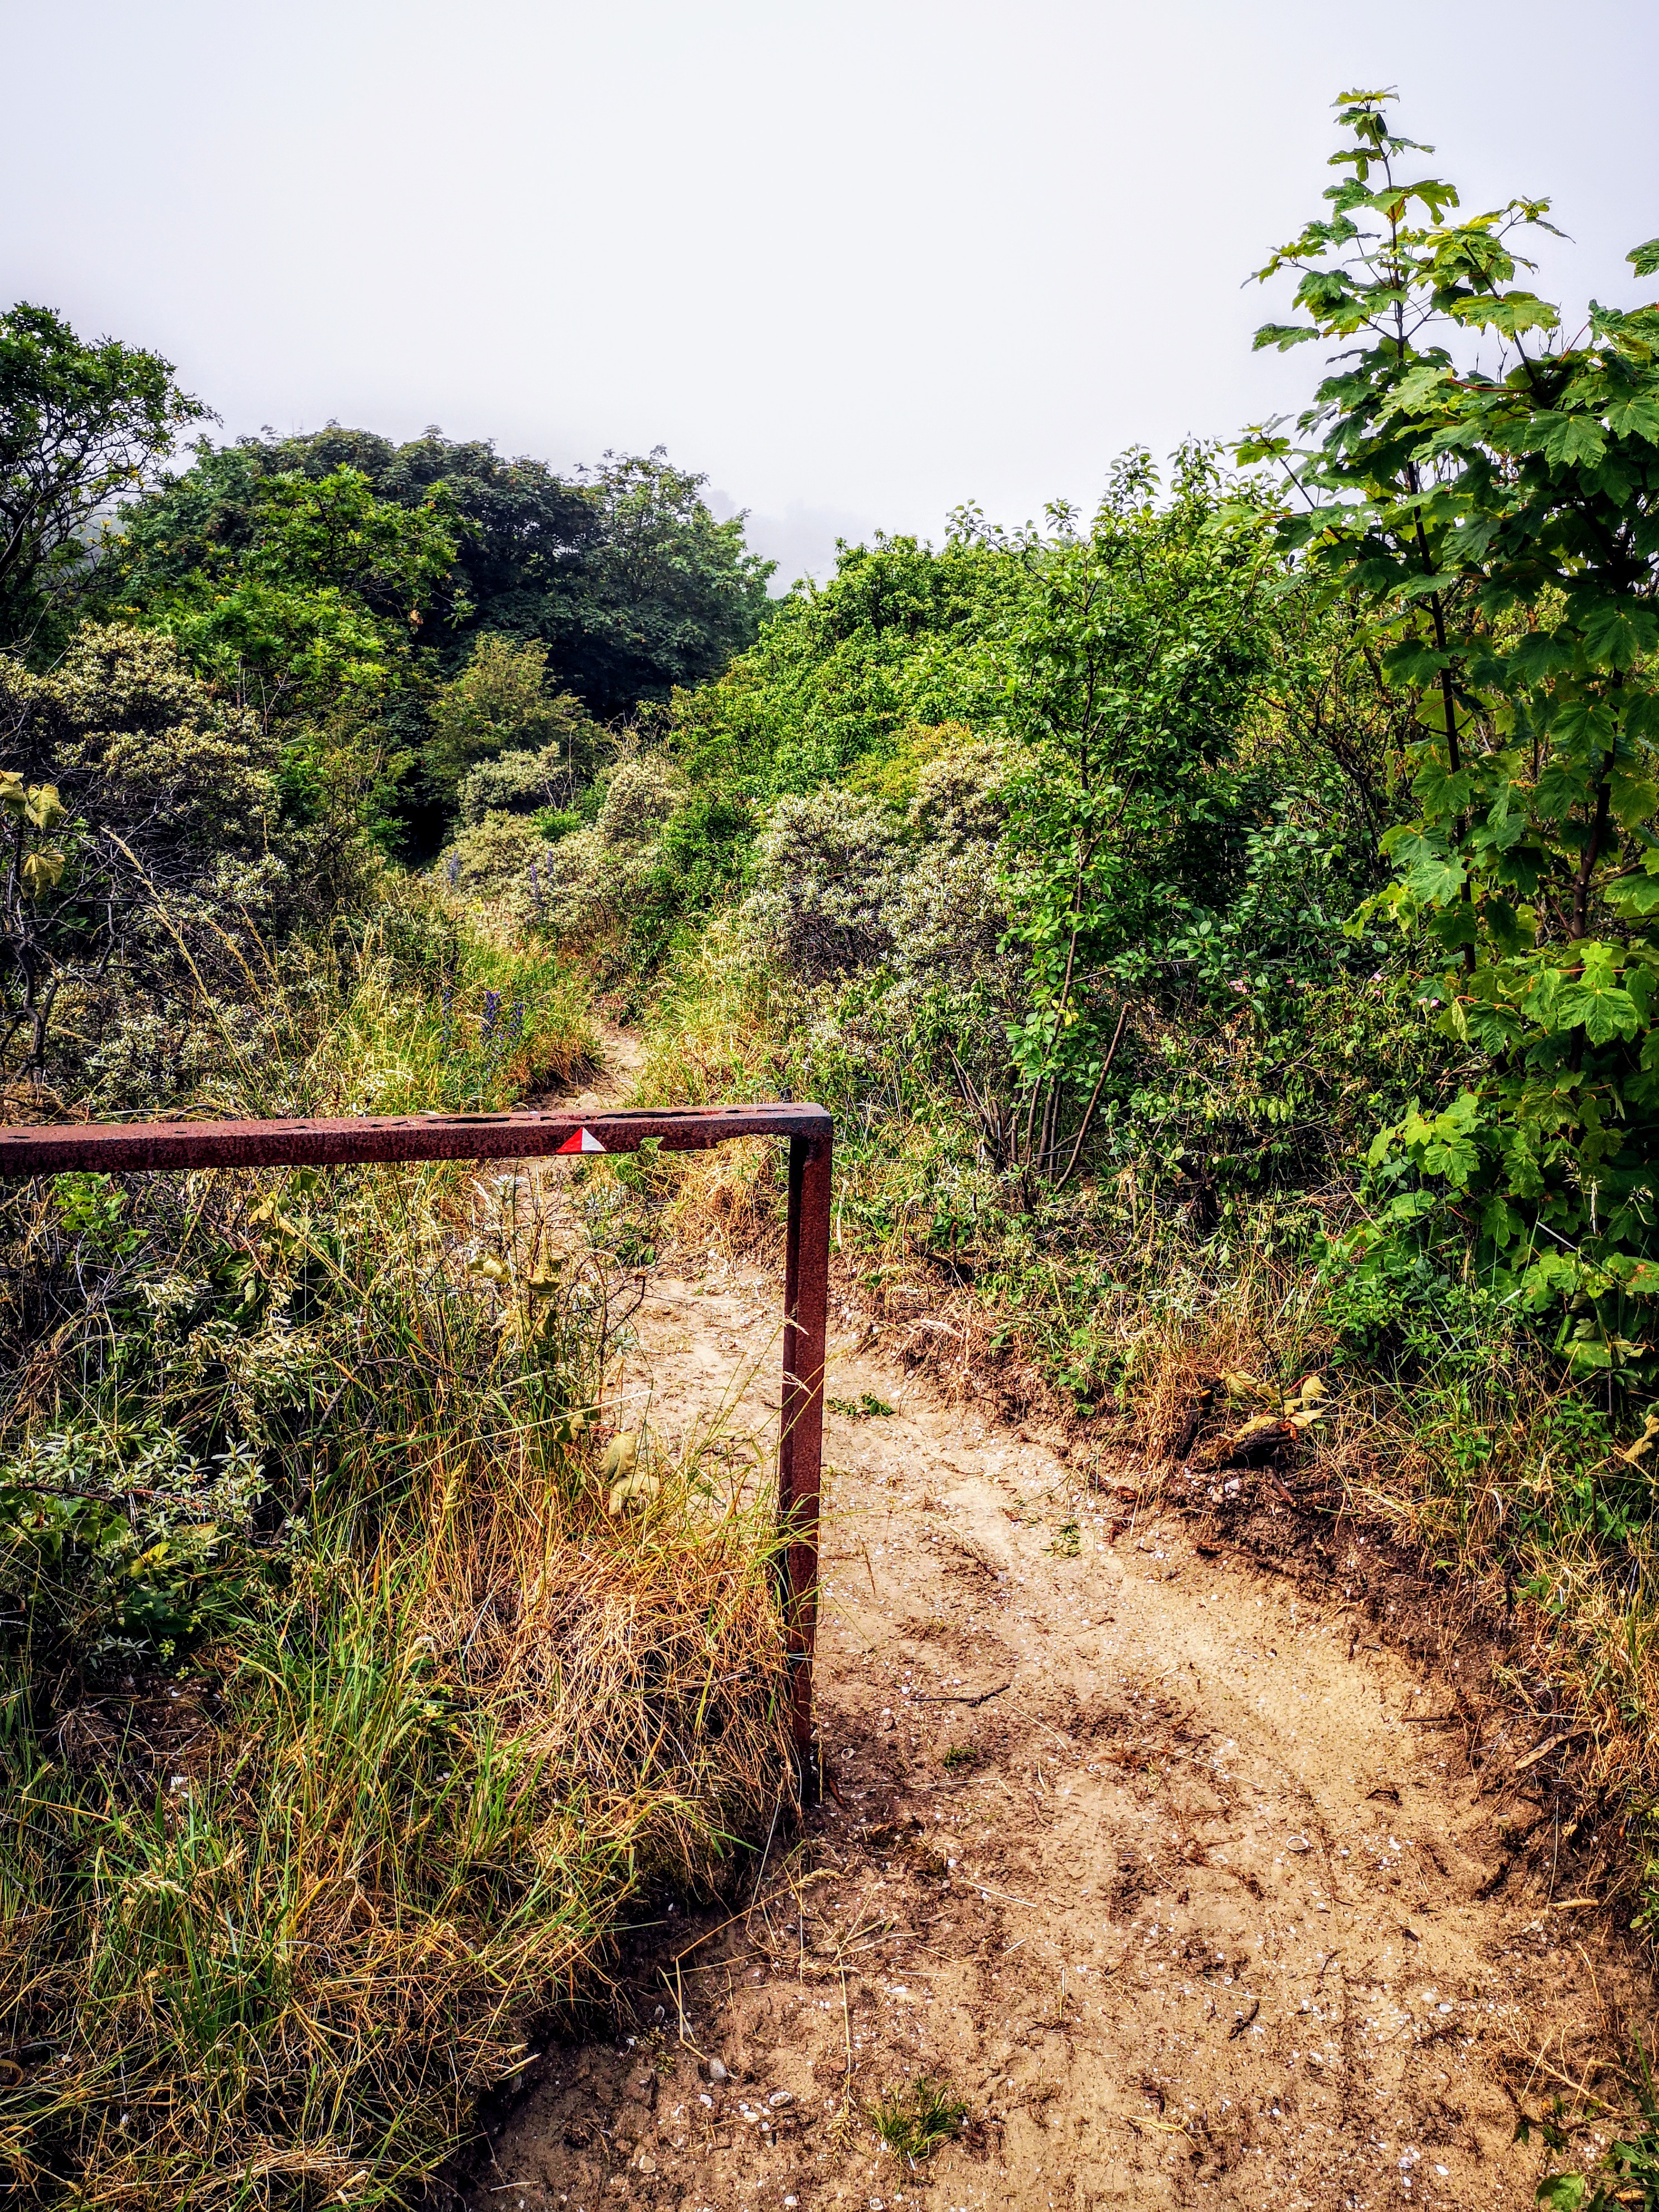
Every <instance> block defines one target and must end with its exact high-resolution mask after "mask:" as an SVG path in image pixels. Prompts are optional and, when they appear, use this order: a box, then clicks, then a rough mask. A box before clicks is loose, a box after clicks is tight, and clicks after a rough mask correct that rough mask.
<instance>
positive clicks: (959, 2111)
mask: <svg viewBox="0 0 1659 2212" xmlns="http://www.w3.org/2000/svg"><path fill="white" fill-rule="evenodd" d="M967 2116H968V2104H967V2100H966V2099H965V2098H963V2097H958V2096H957V2095H955V2094H954V2093H953V2092H952V2091H951V2086H950V2084H949V2083H948V2082H945V2081H935V2080H933V2077H932V2076H931V2075H927V2074H918V2075H916V2077H915V2080H914V2081H907V2082H905V2083H904V2084H903V2085H902V2087H897V2088H891V2089H884V2090H883V2091H882V2092H881V2093H880V2095H879V2096H878V2097H877V2099H876V2100H875V2101H874V2102H873V2103H872V2105H871V2106H870V2107H869V2119H870V2124H871V2126H872V2128H873V2129H874V2130H875V2131H876V2135H877V2137H878V2140H879V2141H880V2142H883V2143H884V2144H885V2145H886V2147H887V2148H888V2149H889V2150H890V2151H892V2152H893V2153H894V2154H895V2155H896V2156H897V2157H899V2158H902V2159H903V2160H905V2162H906V2164H907V2165H909V2166H918V2165H920V2164H921V2160H923V2159H925V2158H928V2157H931V2156H932V2154H933V2152H934V2151H936V2150H938V2149H939V2148H940V2147H941V2146H942V2145H943V2144H945V2143H947V2142H950V2141H951V2138H952V2136H955V2135H957V2133H958V2132H959V2131H960V2130H961V2127H962V2123H963V2120H964V2119H965V2118H967Z"/></svg>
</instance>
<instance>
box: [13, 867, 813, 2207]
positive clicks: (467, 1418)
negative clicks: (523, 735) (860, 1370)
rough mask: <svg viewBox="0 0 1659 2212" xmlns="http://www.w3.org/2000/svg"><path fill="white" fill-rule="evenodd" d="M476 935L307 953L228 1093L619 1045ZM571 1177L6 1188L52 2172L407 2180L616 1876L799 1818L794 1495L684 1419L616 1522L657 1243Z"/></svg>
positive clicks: (35, 2024) (83, 2178)
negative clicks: (726, 1481) (685, 1426)
mask: <svg viewBox="0 0 1659 2212" xmlns="http://www.w3.org/2000/svg"><path fill="white" fill-rule="evenodd" d="M440 919H441V927H437V928H436V929H435V927H434V926H433V916H432V914H431V912H430V910H429V908H426V907H424V906H421V907H419V908H418V909H417V911H416V915H415V920H414V921H411V920H410V914H409V912H407V911H405V912H404V913H402V914H401V915H399V914H398V913H397V912H393V913H392V914H391V915H383V916H382V917H381V918H380V920H379V921H376V922H374V925H373V926H372V927H365V928H363V929H362V930H360V931H359V932H357V933H356V934H354V935H349V936H345V935H343V936H342V937H341V939H339V941H337V943H336V944H335V945H334V946H333V947H332V949H331V950H330V951H327V952H326V953H325V954H313V966H312V968H311V969H309V970H308V971H303V970H301V971H297V972H298V974H299V977H300V980H299V981H297V982H296V981H295V973H296V971H295V969H290V970H289V975H288V976H287V978H286V979H285V981H284V982H283V989H284V990H285V991H286V992H287V993H288V994H289V996H288V1000H287V1002H286V1004H285V1006H281V1007H279V1008H278V1009H277V1013H278V1015H279V1016H280V1019H276V1018H274V1019H273V1024H272V1030H271V1034H272V1035H273V1036H276V1037H277V1038H278V1040H279V1042H281V1043H282V1044H283V1047H284V1049H283V1050H281V1051H274V1052H272V1053H271V1054H270V1055H269V1056H268V1057H267V1059H266V1060H265V1061H264V1066H263V1069H262V1074H263V1082H262V1084H261V1085H260V1087H259V1088H258V1089H257V1090H254V1089H252V1085H251V1079H249V1078H247V1077H246V1075H244V1076H243V1081H244V1082H245V1083H246V1084H247V1085H248V1086H249V1087H246V1088H243V1089H241V1090H240V1091H239V1090H238V1088H237V1087H236V1085H235V1083H234V1081H233V1079H232V1076H231V1074H230V1073H224V1074H223V1075H222V1077H221V1078H220V1079H219V1081H218V1084H217V1086H216V1089H215V1091H214V1093H213V1097H212V1104H213V1105H214V1106H215V1107H216V1108H217V1109H219V1110H240V1111H243V1112H246V1111H250V1110H252V1111H258V1110H270V1109H272V1108H273V1107H275V1108H278V1109H290V1110H291V1109H295V1108H300V1109H302V1110H311V1109H314V1108H315V1107H316V1106H318V1105H319V1104H321V1103H325V1102H326V1103H334V1104H337V1105H338V1106H340V1107H341V1108H342V1109H344V1110H360V1109H365V1108H368V1107H382V1108H384V1107H386V1106H387V1105H389V1104H392V1103H398V1104H404V1103H408V1104H413V1103H422V1104H428V1103H439V1104H444V1103H450V1102H451V1100H452V1098H453V1097H454V1096H455V1094H456V1092H457V1091H459V1093H460V1097H461V1098H462V1099H463V1100H464V1101H465V1103H469V1104H471V1103H474V1102H475V1100H476V1101H477V1102H478V1103H484V1104H487V1105H495V1104H499V1103H507V1100H508V1099H510V1097H512V1096H513V1093H514V1091H516V1090H518V1089H520V1088H521V1087H522V1086H524V1085H527V1084H534V1083H537V1082H539V1081H541V1080H544V1079H548V1078H549V1077H550V1076H556V1075H557V1074H559V1073H566V1072H568V1071H569V1070H570V1069H572V1068H574V1067H576V1066H579V1065H580V1061H581V1060H582V1058H583V1057H584V1055H585V1054H586V1053H587V1052H588V1050H589V1049H590V1042H589V1038H588V1033H587V1031H586V1027H585V1022H584V1018H583V1015H582V1011H581V1002H580V998H579V995H578V994H575V993H574V991H573V990H572V989H571V988H570V987H569V986H568V983H566V982H564V981H561V979H560V978H559V977H558V975H556V974H555V973H554V972H553V971H552V969H551V963H549V962H547V961H546V960H545V958H544V957H532V956H531V955H529V954H526V953H523V952H520V951H514V950H513V949H512V948H511V947H507V946H501V945H495V944H493V943H490V942H488V941H483V940H480V939H478V938H477V935H476V933H469V932H468V930H467V928H466V927H465V926H464V925H461V924H458V923H453V922H452V920H451V918H449V917H448V916H447V915H446V916H442V917H441V918H440ZM319 967H320V968H323V969H325V970H326V972H324V973H323V974H322V975H321V981H320V982H319V981H318V977H319ZM307 974H308V975H309V979H310V981H311V982H312V983H313V985H314V986H315V988H314V989H313V991H312V993H311V994H310V995H309V996H308V997H307V994H306V993H305V991H304V990H303V989H302V988H301V983H303V982H304V981H306V979H307ZM509 992H517V993H520V994H522V1003H523V1004H525V1006H526V1008H527V1009H528V1008H530V1007H532V1006H533V1008H534V1009H535V1011H534V1013H533V1016H532V1014H531V1013H530V1012H526V1018H525V1020H524V1022H523V1024H522V1025H521V1027H520V1029H519V1030H518V1032H517V1033H516V1035H513V1036H510V1038H509V1043H508V1045H507V1046H504V1047H501V1048H497V1047H496V1046H495V1041H494V1032H493V1031H492V1029H491V1026H490V1024H489V1007H490V1006H491V1004H492V994H493V997H494V1001H495V1004H496V1005H497V1006H499V1005H500V1004H501V1003H506V1004H507V1005H508V1006H511V1005H513V1004H515V1003H520V1000H509V999H508V996H507V994H508V993H509ZM496 1019H497V1022H499V1014H498V1015H497V1017H496ZM465 1024H473V1025H474V1026H473V1028H472V1030H471V1034H469V1032H468V1030H467V1028H466V1027H465ZM236 1065H237V1066H238V1067H239V1069H240V1063H237V1064H236ZM556 1172H557V1171H556V1170H550V1171H547V1172H544V1173H542V1172H538V1174H536V1175H533V1176H532V1175H530V1174H518V1173H514V1172H512V1171H504V1172H501V1173H491V1174H488V1175H482V1174H478V1173H476V1172H474V1171H472V1170H469V1169H467V1168H465V1166H463V1165H440V1166H433V1167H425V1168H409V1169H392V1168H385V1169H368V1168H359V1169H347V1170H339V1171H337V1172H335V1173H331V1174H329V1175H322V1174H319V1173H315V1172H313V1171H307V1170H293V1171H288V1172H281V1173H276V1172H273V1173H261V1174H257V1175H247V1176H234V1175H230V1174H226V1173H222V1172H215V1171H206V1170H203V1171H196V1172H191V1173H186V1174H168V1175H161V1176H153V1177H148V1178H145V1177H132V1178H120V1177H105V1176H66V1177H59V1178H57V1179H55V1180H53V1181H52V1182H43V1183H39V1184H34V1185H30V1186H26V1187H22V1188H15V1189H13V1190H12V1191H10V1192H9V1193H8V1194H6V1195H5V1197H4V1199H3V1201H0V1241H3V1243H4V1246H5V1249H6V1274H5V1283H6V1291H5V1297H4V1304H3V1307H0V1328H3V1335H4V1342H5V1359H6V1366H5V1372H6V1376H7V1378H8V1379H7V1386H6V1389H5V1394H4V1397H3V1401H0V1455H3V1456H0V1638H3V1642H0V1800H3V1802H4V1803H5V1805H6V1807H7V1808H8V1817H7V1819H6V1820H4V1822H3V1823H0V1897H3V1912H0V2050H3V2051H4V2054H5V2057H4V2064H3V2069H0V2172H3V2174H4V2176H5V2181H6V2186H7V2189H8V2191H9V2195H10V2200H11V2201H15V2202H17V2203H40V2204H47V2203H76V2204H82V2205H86V2206H88V2207H98V2208H105V2207H107V2208H117V2207H118V2208H122V2212H128V2208H131V2212H137V2208H155V2212H161V2208H162V2207H167V2208H172V2207H175V2206H178V2205H180V2204H184V2203H189V2204H191V2205H202V2206H209V2207H221V2206H222V2207H233V2206H234V2207H241V2206H253V2205H259V2206H265V2205H312V2204H318V2205H319V2204H322V2203H325V2202H328V2203H342V2202H343V2203H364V2204H371V2203H390V2202H393V2201H402V2198H403V2197H404V2195H405V2194H406V2192H407V2191H408V2190H409V2189H410V2187H412V2186H413V2185H414V2184H415V2183H416V2180H417V2179H418V2177H420V2176H421V2175H422V2174H425V2173H427V2172H430V2171H431V2170H432V2168H433V2166H434V2165H435V2163H436V2162H437V2161H438V2160H440V2159H441V2157H442V2156H443V2155H444V2154H446V2152H447V2150H448V2149H449V2148H451V2147H452V2146H453V2144H454V2142H456V2140H457V2138H458V2136H459V2133H460V2132H461V2131H462V2130H463V2129H464V2128H465V2124H466V2118H467V2114H468V2112H469V2110H470V2107H471V2103H472V2101H473V2100H475V2099H476V2097H477V2094H478V2093H480V2092H481V2091H482V2090H483V2089H484V2088H486V2087H490V2086H492V2085H495V2084H499V2083H501V2082H502V2081H507V2080H510V2079H511V2078H512V2076H513V2074H514V2072H515V2071H516V2070H517V2069H519V2068H520V2066H521V2065H522V2064H523V2063H525V2062H526V2052H527V2050H528V2044H527V2040H526V2039H527V2035H528V2033H529V2030H530V2028H531V2027H532V2024H533V2023H534V2021H536V2020H538V2018H540V2017H541V2016H543V2015H545V2014H546V2013H547V2012H548V2011H549V2010H550V2008H555V2007H556V2006H558V2005H560V2004H562V2003H567V2002H569V2001H571V2000H572V1999H573V1998H574V1997H576V1996H580V1994H581V1993H582V1992H583V1991H584V1990H588V1989H589V1988H591V1987H592V1984H593V1978H594V1975H595V1973H596V1971H597V1970H598V1969H599V1968H600V1967H601V1966H602V1963H603V1960H604V1959H605V1954H606V1952H607V1949H608V1947H609V1946H610V1944H611V1941H612V1940H613V1936H614V1931H615V1929H616V1927H617V1918H618V1914H619V1912H620V1911H621V1908H622V1906H623V1903H624V1901H625V1900H626V1899H628V1898H629V1896H630V1895H633V1894H635V1893H637V1892H639V1891H640V1890H641V1888H642V1887H644V1886H646V1885H648V1884H661V1883H668V1884H672V1885H674V1886H676V1887H679V1888H681V1889H683V1890H692V1891H696V1890H707V1889H708V1887H710V1886H711V1885H712V1884H714V1883H715V1882H716V1881H718V1880H719V1879H720V1869H721V1867H722V1864H723V1863H724V1862H725V1861H726V1859H727V1858H728V1857H729V1856H730V1854H731V1853H732V1850H733V1849H734V1847H735V1844H736V1841H737V1839H738V1838H739V1837H741V1836H743V1835H744V1833H745V1832H751V1831H753V1830H754V1829H755V1828H756V1827H757V1825H759V1826H763V1825H764V1822H765V1820H766V1819H767V1818H768V1817H769V1814H770V1813H771V1811H772V1809H773V1808H775V1805H776V1803H777V1801H778V1795H779V1792H780V1790H781V1789H783V1788H784V1787H785V1786H786V1785H787V1778H788V1776H789V1773H790V1771H791V1770H790V1765H789V1760H788V1752H787V1729H786V1722H785V1717H784V1715H783V1711H782V1705H781V1672H782V1660H781V1638H780V1636H779V1632H778V1624H777V1618H776V1612H775V1600H774V1595H773V1584H772V1580H771V1561H770V1553H771V1542H772V1537H771V1531H770V1528H769V1524H768V1523H767V1522H766V1521H765V1520H764V1519H763V1517H762V1516H761V1513H760V1510H759V1508H758V1507H757V1506H756V1505H755V1504H754V1503H753V1501H752V1499H750V1498H747V1497H746V1496H739V1497H738V1498H730V1497H727V1496H725V1495H723V1494H722V1495H720V1496H717V1495H716V1494H715V1492H714V1490H713V1488H712V1487H711V1486H710V1485H709V1484H708V1482H707V1481H706V1480H704V1478H703V1475H702V1472H701V1465H700V1462H699V1461H698V1459H697V1457H696V1455H695V1454H693V1455H691V1457H690V1461H689V1462H688V1463H686V1464H684V1465H681V1464H678V1462H676V1460H675V1457H674V1455H673V1453H672V1451H671V1449H669V1448H668V1447H667V1446H666V1445H665V1446H664V1447H663V1448H662V1449H661V1450H660V1451H659V1457H658V1460H657V1462H656V1465H657V1469H658V1474H659V1486H658V1489H657V1492H656V1495H655V1496H654V1497H647V1496H645V1495H644V1494H643V1493H641V1496H640V1497H638V1498H635V1499H634V1500H633V1501H632V1503H631V1505H630V1507H629V1510H625V1511H622V1512H619V1513H617V1515H615V1516H613V1515H612V1514H611V1512H609V1511H608V1510H606V1506H607V1501H606V1497H605V1489H604V1487H603V1486H601V1485H600V1484H599V1479H598V1476H597V1474H596V1472H595V1457H594V1454H595V1446H596V1444H599V1445H602V1444H603V1442H604V1439H605V1436H606V1435H607V1434H608V1433H609V1431H610V1429H611V1426H612V1425H615V1423H616V1420H617V1412H616V1409H615V1408H614V1407H611V1406H610V1405H609V1403H608V1401H607V1383H608V1376H609V1372H610V1369H611V1364H612V1362H613V1360H614V1356H615V1353H616V1352H617V1349H618V1348H619V1346H621V1345H622V1344H623V1343H624V1342H625V1338H624V1337H623V1336H621V1335H619V1319H618V1312H617V1305H616V1300H615V1285H616V1281H617V1267H616V1263H615V1261H614V1259H613V1257H612V1256H611V1254H609V1253H608V1252H607V1251H606V1250H605V1248H604V1243H603V1239H602V1238H601V1239H600V1240H599V1242H598V1243H596V1242H595V1239H594V1237H593V1236H592V1235H590V1234H589V1233H588V1231H586V1229H585V1227H584V1224H583V1220H582V1218H581V1217H580V1215H579V1214H578V1213H577V1212H575V1211H574V1210H573V1209H572V1208H571V1207H569V1206H567V1205H565V1204H564V1203H563V1201H562V1197H561V1194H560V1191H559V1188H558V1187H557V1185H556V1181H555V1177H556Z"/></svg>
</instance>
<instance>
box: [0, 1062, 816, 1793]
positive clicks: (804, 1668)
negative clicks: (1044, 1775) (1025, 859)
mask: <svg viewBox="0 0 1659 2212" xmlns="http://www.w3.org/2000/svg"><path fill="white" fill-rule="evenodd" d="M736 1137H785V1138H787V1139H788V1142H789V1221H788V1236H787V1248H786V1251H785V1258H784V1292H783V1298H784V1316H783V1397H782V1408H781V1420H780V1430H779V1437H778V1515H779V1524H780V1528H781V1532H782V1534H783V1538H784V1543H783V1547H782V1551H781V1557H780V1565H779V1596H780V1601H781V1606H782V1609H783V1619H784V1632H785V1638H786V1648H787V1653H788V1662H789V1699H790V1709H791V1723H792V1732H793V1739H794V1746H795V1756H796V1760H797V1763H798V1765H799V1774H800V1784H801V1790H802V1794H803V1796H804V1797H805V1798H806V1799H809V1800H810V1799H811V1798H814V1797H816V1796H817V1786H818V1769H817V1754H816V1752H815V1749H814V1746H813V1741H812V1655H813V1648H814V1642H815V1638H816V1633H817V1592H818V1488H819V1479H820V1475H821V1472H822V1468H823V1376H824V1358H825V1350H826V1345H825V1338H826V1332H827V1328H828V1322H829V1189H830V1176H831V1169H832V1164H833V1159H834V1148H835V1125H834V1123H833V1122H832V1121H831V1120H830V1117H829V1114H828V1113H827V1112H826V1111H825V1110H824V1109H823V1107H822V1106H813V1105H793V1104H789V1103H779V1104H775V1105H762V1106H708V1107H695V1108H691V1107H688V1108H684V1109H680V1110H679V1111H677V1112H676V1111H664V1112H657V1111H655V1110H653V1109H642V1110H637V1111H636V1110H634V1109H628V1110H625V1111H623V1112H621V1113H606V1112H595V1113H591V1114H583V1113H580V1112H577V1111H576V1110H574V1109H572V1108H570V1107H559V1108H557V1109H548V1110H547V1111H544V1112H543V1111H537V1112H527V1113H525V1112H521V1113H507V1114H402V1115H355V1116H351V1117H347V1118H343V1119H339V1120H321V1119H306V1118H304V1117H300V1118H297V1119H295V1120H292V1121H93V1122H71V1123H52V1124H46V1125H42V1126H40V1127H24V1128H0V1181H14V1182H15V1181H18V1180H21V1179H25V1178H27V1177H28V1176H52V1175H66V1174H95V1175H144V1174H150V1173H154V1172H155V1171H156V1170H161V1169H166V1168H260V1167H264V1168H270V1167H347V1166H350V1165H352V1164H359V1163H365V1162H377V1161H378V1162H382V1163H388V1164H390V1163H397V1162H401V1161H412V1160H520V1159H538V1158H548V1157H550V1155H552V1154H555V1153H559V1152H576V1151H577V1150H578V1149H580V1151H581V1152H582V1153H583V1154H584V1155H586V1154H588V1153H598V1152H638V1151H639V1150H640V1148H641V1146H643V1145H645V1144H647V1143H649V1142H651V1141H653V1140H654V1141H655V1142H656V1143H657V1144H658V1145H659V1146H660V1147H661V1149H662V1150H663V1151H664V1152H703V1151H707V1150H708V1147H709V1146H714V1145H723V1144H727V1143H729V1142H730V1141H731V1140H732V1139H733V1138H736ZM584 1140H585V1141H584Z"/></svg>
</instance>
